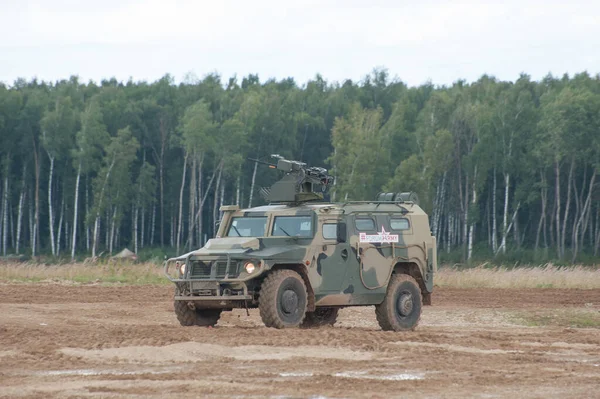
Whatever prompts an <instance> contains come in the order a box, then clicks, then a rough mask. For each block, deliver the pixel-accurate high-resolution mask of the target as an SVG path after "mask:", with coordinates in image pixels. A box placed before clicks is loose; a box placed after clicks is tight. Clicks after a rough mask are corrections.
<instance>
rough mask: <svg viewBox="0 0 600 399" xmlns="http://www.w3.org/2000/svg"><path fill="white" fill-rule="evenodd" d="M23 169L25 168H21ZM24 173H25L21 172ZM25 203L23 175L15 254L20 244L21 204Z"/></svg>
mask: <svg viewBox="0 0 600 399" xmlns="http://www.w3.org/2000/svg"><path fill="white" fill-rule="evenodd" d="M23 170H25V168H23ZM23 175H25V173H23ZM24 203H25V177H24V176H23V185H22V187H21V194H19V209H18V212H17V236H16V242H15V244H16V245H15V251H16V254H17V255H18V254H19V250H20V245H21V223H22V220H23V205H24Z"/></svg>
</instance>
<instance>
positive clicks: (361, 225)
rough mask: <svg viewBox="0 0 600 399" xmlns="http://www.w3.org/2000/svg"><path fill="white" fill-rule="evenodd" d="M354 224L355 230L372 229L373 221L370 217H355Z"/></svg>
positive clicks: (373, 226) (373, 227) (373, 228)
mask: <svg viewBox="0 0 600 399" xmlns="http://www.w3.org/2000/svg"><path fill="white" fill-rule="evenodd" d="M354 226H355V227H356V230H357V231H374V230H375V221H373V219H371V218H356V219H355V220H354Z"/></svg>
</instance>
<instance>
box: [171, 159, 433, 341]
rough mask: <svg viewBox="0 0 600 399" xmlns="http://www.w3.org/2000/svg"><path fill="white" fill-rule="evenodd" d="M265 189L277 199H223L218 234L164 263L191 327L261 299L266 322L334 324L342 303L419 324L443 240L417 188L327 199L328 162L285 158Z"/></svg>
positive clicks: (389, 326) (384, 319)
mask: <svg viewBox="0 0 600 399" xmlns="http://www.w3.org/2000/svg"><path fill="white" fill-rule="evenodd" d="M269 166H270V167H272V168H274V169H278V170H281V171H283V172H284V176H283V178H282V179H281V180H279V181H278V182H277V183H275V184H274V185H273V186H271V188H270V189H263V190H262V195H263V196H264V197H265V198H266V200H267V201H268V202H269V203H270V204H269V205H266V206H259V207H255V208H250V209H240V208H239V207H238V206H235V205H233V206H232V205H228V206H223V207H221V211H222V212H223V216H222V219H221V223H220V225H219V229H218V231H217V234H216V237H215V238H213V239H210V240H209V241H208V242H207V243H206V245H205V246H204V247H202V248H200V249H198V250H196V251H193V252H190V253H187V254H185V255H182V256H179V257H177V258H173V259H169V260H168V261H167V262H166V263H165V274H166V275H167V277H168V278H169V279H170V280H171V281H173V283H175V298H174V299H175V304H174V305H175V306H174V307H175V314H176V315H177V318H178V320H179V322H180V323H181V324H182V325H184V326H192V325H197V326H212V325H215V324H216V323H217V321H218V320H219V317H220V315H221V313H222V312H223V311H228V310H232V309H233V308H242V309H244V308H245V309H248V308H259V310H260V316H261V318H262V320H263V322H264V324H265V325H266V326H267V327H274V328H288V327H317V326H324V325H333V324H334V323H335V321H336V318H337V315H338V311H339V309H341V308H343V307H346V306H364V305H374V306H375V314H376V316H377V321H378V322H379V325H380V326H381V328H382V329H383V330H393V331H401V330H412V329H414V328H415V327H416V326H417V324H418V322H419V319H420V317H421V308H422V305H428V304H431V292H432V290H433V276H434V274H435V272H436V269H437V260H436V240H435V237H433V236H432V235H431V232H430V229H429V222H428V217H427V214H426V213H425V212H424V211H423V210H422V209H421V208H420V207H419V206H418V204H417V203H416V202H417V201H416V196H414V195H411V194H410V193H408V194H407V193H400V194H397V193H380V194H379V195H378V196H377V198H376V200H374V201H360V202H359V201H352V202H343V203H329V202H325V201H324V194H325V192H326V189H327V187H329V186H330V185H331V184H332V182H333V179H332V178H331V176H329V175H327V171H326V170H325V169H323V168H307V167H306V165H305V164H303V163H301V162H296V161H289V160H286V159H283V158H281V157H279V158H278V160H277V163H276V164H269Z"/></svg>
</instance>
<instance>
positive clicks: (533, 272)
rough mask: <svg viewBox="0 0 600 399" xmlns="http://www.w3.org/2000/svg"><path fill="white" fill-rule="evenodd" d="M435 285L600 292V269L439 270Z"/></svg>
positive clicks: (482, 266) (547, 267)
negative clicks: (571, 289) (596, 290)
mask: <svg viewBox="0 0 600 399" xmlns="http://www.w3.org/2000/svg"><path fill="white" fill-rule="evenodd" d="M434 281H435V285H437V286H440V287H452V288H469V287H471V288H580V289H600V268H598V267H594V268H592V267H584V266H569V267H557V266H554V265H552V264H546V265H543V266H535V267H518V268H514V269H509V268H506V267H493V268H486V267H485V264H484V265H481V266H478V267H475V268H471V269H457V268H454V267H441V268H440V269H439V270H438V273H437V275H436V276H435V278H434ZM599 295H600V293H599Z"/></svg>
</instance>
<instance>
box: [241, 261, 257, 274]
mask: <svg viewBox="0 0 600 399" xmlns="http://www.w3.org/2000/svg"><path fill="white" fill-rule="evenodd" d="M244 269H246V273H248V274H252V272H254V270H255V269H256V266H255V265H254V263H252V262H246V264H245V265H244Z"/></svg>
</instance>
